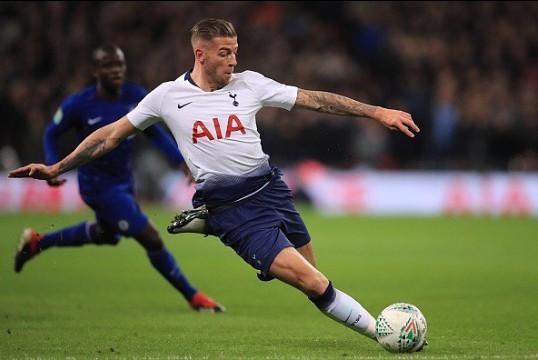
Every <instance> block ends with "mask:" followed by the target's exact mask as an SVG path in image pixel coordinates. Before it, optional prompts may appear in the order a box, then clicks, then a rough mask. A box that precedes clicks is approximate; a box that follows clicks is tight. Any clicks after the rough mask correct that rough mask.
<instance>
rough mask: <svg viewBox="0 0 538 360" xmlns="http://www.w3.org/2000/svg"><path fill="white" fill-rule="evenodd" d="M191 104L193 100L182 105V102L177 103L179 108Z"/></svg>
mask: <svg viewBox="0 0 538 360" xmlns="http://www.w3.org/2000/svg"><path fill="white" fill-rule="evenodd" d="M189 104H192V101H191V102H188V103H186V104H183V105H181V104H177V108H178V109H181V108H183V107H185V106H187V105H189Z"/></svg>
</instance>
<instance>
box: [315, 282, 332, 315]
mask: <svg viewBox="0 0 538 360" xmlns="http://www.w3.org/2000/svg"><path fill="white" fill-rule="evenodd" d="M335 297H336V291H334V287H333V284H332V282H330V281H329V285H328V286H327V289H325V291H324V292H323V294H321V295H320V296H317V297H308V299H310V301H312V302H313V303H314V305H316V306H317V308H318V309H320V310H325V309H327V308H328V307H329V305H331V304H332V303H333V302H334V299H335Z"/></svg>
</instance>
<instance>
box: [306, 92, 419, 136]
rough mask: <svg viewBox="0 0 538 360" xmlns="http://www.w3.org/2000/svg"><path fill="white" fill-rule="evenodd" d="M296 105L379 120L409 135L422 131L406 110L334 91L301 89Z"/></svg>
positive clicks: (329, 112) (390, 127)
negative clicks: (386, 107)
mask: <svg viewBox="0 0 538 360" xmlns="http://www.w3.org/2000/svg"><path fill="white" fill-rule="evenodd" d="M295 105H296V106H299V107H301V108H304V109H309V110H314V111H318V112H324V113H328V114H335V115H353V116H360V117H367V118H370V119H374V120H377V121H379V122H380V123H381V124H383V125H385V126H386V127H388V128H389V129H392V130H400V131H401V132H403V133H404V134H406V135H407V136H409V137H415V134H413V132H412V131H414V132H417V133H418V132H419V131H420V129H419V128H418V126H417V125H416V124H415V122H414V121H413V119H412V118H411V115H410V114H408V113H406V112H404V111H400V110H392V109H385V108H383V107H380V106H374V105H368V104H364V103H361V102H358V101H356V100H353V99H350V98H348V97H345V96H343V95H338V94H334V93H329V92H324V91H309V90H303V89H299V90H298V92H297V100H295Z"/></svg>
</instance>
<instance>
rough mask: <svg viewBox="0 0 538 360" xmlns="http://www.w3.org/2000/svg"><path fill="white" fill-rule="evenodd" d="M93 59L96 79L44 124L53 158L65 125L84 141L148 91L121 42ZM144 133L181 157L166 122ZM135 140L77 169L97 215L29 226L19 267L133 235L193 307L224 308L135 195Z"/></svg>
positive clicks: (49, 159) (176, 159)
mask: <svg viewBox="0 0 538 360" xmlns="http://www.w3.org/2000/svg"><path fill="white" fill-rule="evenodd" d="M92 62H93V75H94V77H95V78H96V80H97V81H96V84H95V85H92V86H90V87H87V88H85V89H83V90H82V91H80V92H78V93H76V94H74V95H72V96H69V97H68V98H67V99H66V100H65V101H64V102H63V103H62V105H61V106H60V108H59V109H58V111H57V112H56V114H55V115H54V118H53V120H52V122H51V123H50V124H49V126H48V127H47V129H46V132H45V136H44V138H45V155H46V163H48V164H54V163H56V162H57V161H58V160H59V150H58V149H59V138H60V135H62V134H63V133H64V132H66V131H67V130H70V129H75V131H76V132H77V134H78V137H79V139H80V140H83V139H84V138H86V137H87V136H88V135H89V134H91V133H92V132H94V131H95V130H97V129H100V128H102V127H104V126H106V125H108V124H110V123H112V122H114V121H116V120H117V119H118V118H120V117H122V116H123V115H125V114H126V113H128V112H129V111H131V110H132V109H133V108H134V107H135V106H136V105H137V104H138V103H139V102H140V100H142V99H143V98H144V96H146V94H147V92H146V90H145V89H144V88H142V87H141V86H139V85H136V84H133V83H130V82H126V81H125V75H126V70H127V66H126V62H125V56H124V54H123V51H122V50H121V49H120V48H118V47H116V46H114V45H104V46H101V47H99V48H97V49H96V50H95V51H94V52H93V56H92ZM144 134H145V135H147V137H148V138H149V139H150V140H151V142H152V143H153V144H154V145H155V146H156V147H157V148H159V149H160V150H161V151H162V152H163V153H164V154H165V155H166V157H167V158H168V159H169V160H170V161H171V162H173V163H175V164H178V165H181V164H182V163H183V157H182V156H181V153H180V152H179V150H178V148H177V145H176V143H175V141H174V139H173V138H172V137H171V136H170V135H169V134H168V132H166V131H165V130H164V129H163V128H162V127H160V126H151V127H149V128H147V129H146V130H145V131H144ZM133 141H134V139H133V137H129V138H128V139H125V141H123V142H122V143H121V144H118V147H117V148H116V149H114V150H113V151H111V152H109V153H108V154H106V155H105V156H103V157H101V158H99V159H95V160H93V161H91V162H89V163H87V164H86V165H83V166H81V167H80V168H79V169H78V183H79V190H80V194H81V196H82V199H83V200H84V202H85V203H86V204H87V205H88V206H89V207H90V208H92V209H93V211H94V212H95V217H96V221H85V222H82V223H80V224H77V225H73V226H70V227H67V228H64V229H61V230H59V231H56V232H51V233H47V234H44V235H42V234H38V233H37V232H35V231H34V230H32V229H30V228H28V229H25V230H24V231H23V233H22V235H21V239H20V243H19V246H18V249H17V253H16V255H15V271H16V272H20V271H21V270H22V269H23V266H24V265H25V263H26V262H27V261H28V260H30V259H32V258H34V257H35V256H36V255H38V254H40V253H41V252H43V251H44V250H47V249H49V248H51V247H73V246H82V245H86V244H97V245H117V244H118V242H119V241H120V238H121V236H125V237H132V238H134V239H135V240H136V241H137V242H138V243H139V244H140V245H142V246H143V247H144V249H145V250H146V252H147V256H148V258H149V261H150V262H151V264H152V265H153V267H154V268H155V269H156V270H157V271H158V272H159V273H160V274H161V275H162V276H163V277H164V278H165V279H166V280H168V282H169V283H170V284H171V285H172V286H173V287H174V288H176V289H177V290H178V291H179V292H180V293H181V294H182V295H183V297H184V298H185V299H186V300H187V301H188V302H189V304H190V306H191V307H192V308H193V309H195V310H208V311H215V312H221V311H224V308H223V307H222V305H220V304H218V303H216V302H215V301H214V300H213V299H211V298H209V297H208V296H207V295H205V294H204V293H203V292H201V291H198V290H196V288H194V287H193V286H192V284H190V282H189V281H188V279H187V277H186V276H185V274H183V272H182V271H181V269H180V268H179V266H178V264H177V262H176V261H175V259H174V257H173V256H172V254H171V253H170V251H168V249H167V248H166V246H165V245H164V243H163V240H162V239H161V237H160V235H159V233H158V232H157V230H156V229H155V227H154V226H153V225H152V224H151V223H150V222H149V221H148V218H147V216H146V215H145V214H144V213H143V212H142V211H141V210H140V208H139V206H138V204H137V202H136V200H135V197H134V181H133V174H132V164H131V163H132V161H131V154H132V148H133ZM47 182H48V184H49V185H50V186H61V185H62V184H63V183H64V182H65V179H61V178H59V177H56V176H55V177H52V178H50V179H48V180H47Z"/></svg>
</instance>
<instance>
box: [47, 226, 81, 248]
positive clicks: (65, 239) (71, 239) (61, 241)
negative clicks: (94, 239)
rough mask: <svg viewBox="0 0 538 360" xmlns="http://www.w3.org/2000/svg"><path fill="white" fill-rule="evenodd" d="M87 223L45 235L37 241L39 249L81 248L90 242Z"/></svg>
mask: <svg viewBox="0 0 538 360" xmlns="http://www.w3.org/2000/svg"><path fill="white" fill-rule="evenodd" d="M87 224H88V223H87V222H83V223H80V224H77V225H73V226H70V227H66V228H63V229H61V230H59V231H55V232H51V233H48V234H45V235H44V236H43V238H42V239H41V240H39V243H38V244H39V249H40V250H46V249H48V248H49V247H52V246H59V247H63V246H82V245H84V244H87V243H89V242H90V238H89V236H88V235H89V234H88V231H89V230H88V229H87V226H88V225H87Z"/></svg>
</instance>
